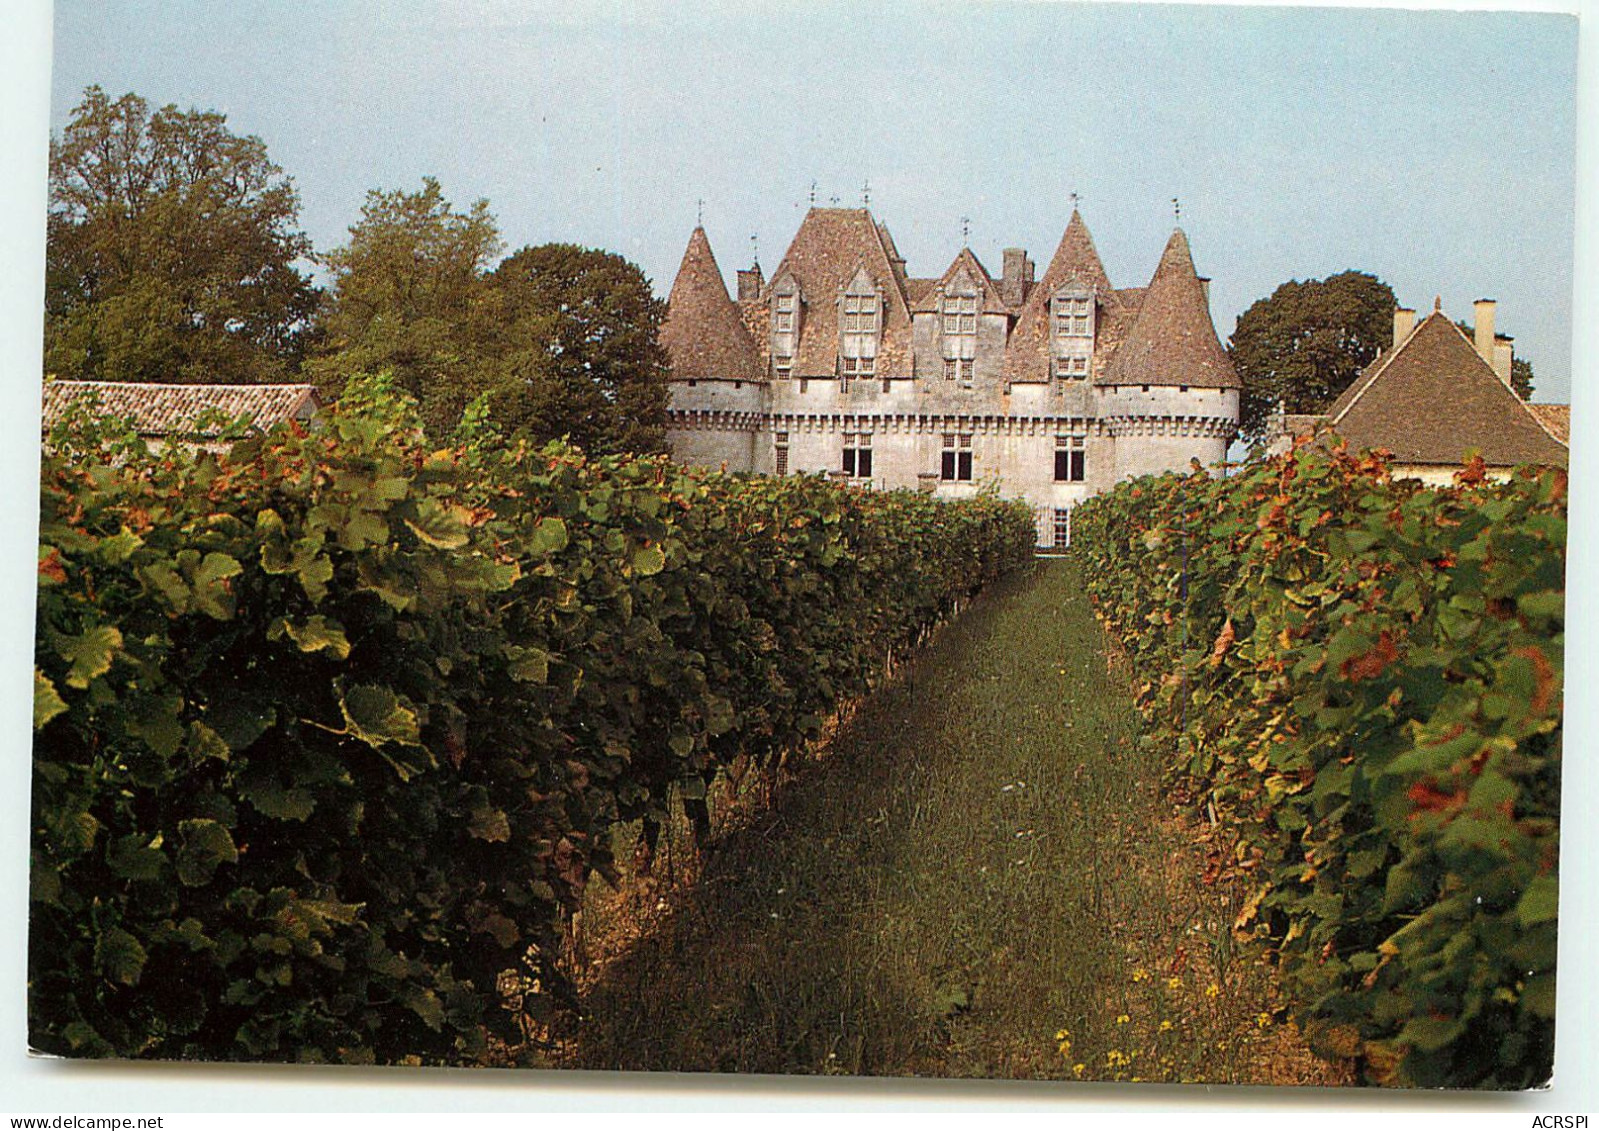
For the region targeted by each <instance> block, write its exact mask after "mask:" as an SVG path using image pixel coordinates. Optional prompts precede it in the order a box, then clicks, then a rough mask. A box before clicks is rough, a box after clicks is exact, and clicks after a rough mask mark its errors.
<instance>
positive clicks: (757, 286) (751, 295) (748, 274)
mask: <svg viewBox="0 0 1599 1131" xmlns="http://www.w3.org/2000/svg"><path fill="white" fill-rule="evenodd" d="M765 285H766V279H765V277H764V276H763V275H762V274H761V265H760V264H759V263H757V264H756V265H755V266H753V267H751V268H750V269H749V270H748V271H740V272H739V273H738V301H739V302H754V301H755V300H756V299H758V298H760V297H761V288H762V287H763V286H765Z"/></svg>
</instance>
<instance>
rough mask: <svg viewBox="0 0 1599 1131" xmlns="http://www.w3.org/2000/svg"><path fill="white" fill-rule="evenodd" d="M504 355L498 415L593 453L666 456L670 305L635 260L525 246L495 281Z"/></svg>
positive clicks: (493, 406)
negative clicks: (665, 327)
mask: <svg viewBox="0 0 1599 1131" xmlns="http://www.w3.org/2000/svg"><path fill="white" fill-rule="evenodd" d="M490 283H491V285H492V287H493V290H494V304H495V308H496V311H497V317H496V319H495V321H496V323H497V324H498V325H499V326H500V327H501V330H500V332H499V337H500V341H499V346H500V357H499V359H498V363H497V369H496V375H495V378H494V381H493V384H492V386H491V388H490V389H489V397H488V402H489V406H490V410H491V415H492V417H493V419H494V420H495V421H496V422H497V423H498V424H499V425H500V426H501V427H503V428H505V429H507V430H508V431H515V432H524V433H527V434H529V435H531V436H533V437H535V438H537V439H541V440H543V439H553V438H557V437H561V436H569V437H570V438H571V439H572V441H573V442H575V443H577V444H578V445H580V446H582V447H583V448H585V449H587V450H588V451H590V452H596V453H602V452H603V453H609V452H659V451H665V450H666V431H665V422H666V402H667V379H668V376H669V372H670V369H669V366H670V362H669V361H668V358H667V354H666V351H665V349H664V348H663V347H662V346H661V344H660V342H659V332H660V327H661V323H662V321H663V320H664V319H665V317H666V304H665V303H664V302H663V301H661V300H660V299H658V298H656V297H655V295H654V294H653V293H652V291H651V290H650V284H649V280H648V279H647V278H646V277H645V275H644V273H643V272H642V271H640V270H639V268H638V267H636V266H635V265H634V264H632V263H630V262H628V261H627V260H626V259H624V258H622V257H621V256H620V255H615V254H613V253H611V252H608V251H598V250H594V249H590V248H582V247H576V246H574V245H572V244H545V245H543V246H541V247H528V248H523V249H522V250H521V251H518V252H517V253H516V254H514V255H512V256H511V257H510V258H508V259H506V260H505V262H503V263H501V264H500V265H499V267H498V268H497V269H496V270H495V271H494V273H493V275H492V276H491V278H490Z"/></svg>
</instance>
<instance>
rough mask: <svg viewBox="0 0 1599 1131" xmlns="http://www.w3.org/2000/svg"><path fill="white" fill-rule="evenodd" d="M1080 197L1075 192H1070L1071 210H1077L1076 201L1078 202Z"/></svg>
mask: <svg viewBox="0 0 1599 1131" xmlns="http://www.w3.org/2000/svg"><path fill="white" fill-rule="evenodd" d="M1082 199H1083V198H1082V197H1080V196H1078V195H1077V194H1076V193H1075V192H1074V193H1072V211H1073V212H1076V211H1077V203H1078V201H1080V200H1082Z"/></svg>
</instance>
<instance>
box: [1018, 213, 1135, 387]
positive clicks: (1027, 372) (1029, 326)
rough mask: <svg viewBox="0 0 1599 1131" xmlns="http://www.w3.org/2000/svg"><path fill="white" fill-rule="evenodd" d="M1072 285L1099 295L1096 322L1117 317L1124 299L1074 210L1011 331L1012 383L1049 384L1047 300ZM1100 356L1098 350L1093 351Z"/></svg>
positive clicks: (1078, 214)
mask: <svg viewBox="0 0 1599 1131" xmlns="http://www.w3.org/2000/svg"><path fill="white" fill-rule="evenodd" d="M1068 282H1076V283H1078V284H1080V285H1081V286H1083V287H1086V288H1088V289H1090V290H1093V291H1095V292H1096V294H1097V295H1098V297H1099V307H1100V309H1099V311H1098V319H1104V318H1105V317H1106V316H1107V314H1110V315H1112V316H1114V314H1115V313H1116V312H1117V311H1116V308H1117V307H1119V306H1120V298H1119V296H1118V294H1117V292H1116V290H1115V288H1114V287H1112V286H1111V285H1110V276H1109V275H1107V274H1105V265H1104V264H1103V263H1101V262H1100V259H1099V252H1098V251H1096V250H1095V249H1094V238H1093V237H1092V236H1091V235H1089V234H1088V225H1087V224H1085V223H1084V222H1083V217H1082V214H1081V213H1079V212H1078V211H1077V209H1075V208H1074V209H1072V218H1071V220H1070V221H1068V222H1067V224H1066V231H1065V232H1064V233H1062V235H1061V237H1060V246H1058V247H1057V248H1056V249H1055V255H1054V257H1053V258H1052V259H1051V260H1050V261H1049V266H1048V267H1046V268H1045V269H1044V277H1043V278H1042V279H1040V280H1038V282H1037V283H1035V284H1034V285H1033V287H1032V289H1031V290H1029V291H1028V293H1027V297H1026V299H1024V300H1023V301H1022V306H1021V311H1020V313H1019V314H1018V315H1017V318H1016V327H1015V329H1013V330H1012V331H1011V336H1010V343H1009V345H1008V346H1007V347H1006V350H1005V377H1006V379H1007V380H1011V381H1047V380H1049V376H1050V371H1049V302H1050V299H1052V298H1054V297H1055V292H1056V291H1058V290H1059V289H1060V288H1061V287H1063V286H1065V285H1066V284H1067V283H1068ZM1095 352H1096V353H1097V352H1099V351H1098V350H1096V351H1095Z"/></svg>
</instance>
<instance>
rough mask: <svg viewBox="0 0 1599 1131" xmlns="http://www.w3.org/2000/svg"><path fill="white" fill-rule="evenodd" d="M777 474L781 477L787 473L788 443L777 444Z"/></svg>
mask: <svg viewBox="0 0 1599 1131" xmlns="http://www.w3.org/2000/svg"><path fill="white" fill-rule="evenodd" d="M777 474H778V475H779V476H780V477H781V476H784V475H787V474H788V445H787V444H779V445H777Z"/></svg>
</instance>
